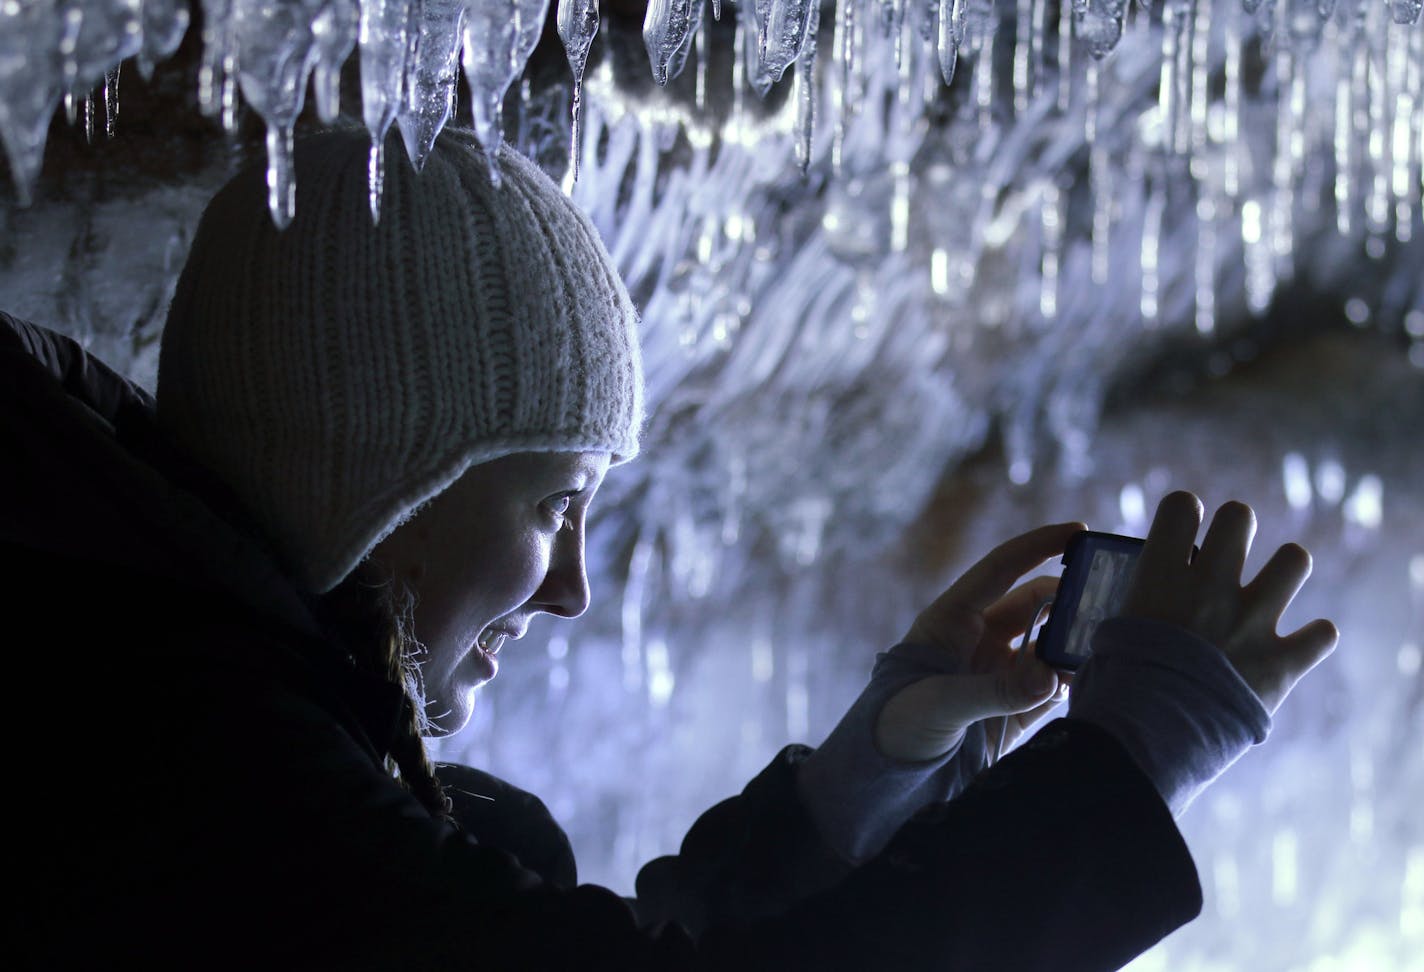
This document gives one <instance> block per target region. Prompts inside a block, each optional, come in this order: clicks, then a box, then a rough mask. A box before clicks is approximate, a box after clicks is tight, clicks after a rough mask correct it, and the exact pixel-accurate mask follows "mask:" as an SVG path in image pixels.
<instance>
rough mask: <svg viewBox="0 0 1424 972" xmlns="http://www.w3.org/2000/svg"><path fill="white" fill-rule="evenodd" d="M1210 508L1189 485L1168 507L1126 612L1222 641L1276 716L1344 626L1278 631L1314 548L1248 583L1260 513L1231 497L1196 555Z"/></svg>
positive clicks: (1294, 550)
mask: <svg viewBox="0 0 1424 972" xmlns="http://www.w3.org/2000/svg"><path fill="white" fill-rule="evenodd" d="M1202 514H1203V510H1202V504H1201V501H1200V500H1199V499H1197V497H1196V496H1195V495H1193V494H1192V493H1188V492H1185V491H1180V492H1175V493H1170V494H1168V495H1167V496H1166V497H1164V498H1163V500H1162V502H1161V503H1160V504H1158V507H1157V513H1156V515H1155V517H1154V518H1153V520H1152V527H1151V529H1150V530H1149V532H1148V534H1147V543H1146V546H1145V547H1144V548H1143V550H1142V555H1141V556H1140V557H1139V559H1138V562H1137V568H1136V574H1135V576H1134V577H1133V581H1132V585H1131V587H1130V588H1129V590H1128V594H1127V598H1126V600H1125V602H1124V605H1123V610H1122V613H1123V615H1124V616H1130V617H1140V618H1147V619H1153V620H1158V621H1166V622H1169V623H1172V624H1175V625H1177V626H1179V627H1181V628H1185V629H1186V630H1188V631H1190V632H1192V633H1193V634H1196V635H1197V636H1199V637H1201V638H1202V639H1204V640H1206V641H1208V642H1210V643H1211V644H1213V645H1216V646H1217V648H1219V649H1220V650H1221V651H1222V653H1224V654H1225V655H1226V657H1227V658H1228V659H1229V660H1230V661H1231V664H1232V666H1233V667H1234V668H1235V669H1236V671H1237V673H1238V674H1240V675H1241V677H1242V679H1244V680H1245V682H1246V684H1247V685H1249V686H1250V687H1251V690H1252V691H1254V692H1255V693H1256V696H1257V697H1258V698H1259V699H1260V700H1261V703H1262V705H1264V706H1265V707H1266V710H1267V711H1268V712H1270V713H1272V714H1274V713H1275V711H1276V710H1277V709H1278V708H1279V707H1280V705H1281V703H1282V702H1283V701H1284V700H1285V698H1286V696H1287V695H1288V694H1290V691H1291V689H1292V688H1293V687H1294V686H1295V684H1296V682H1298V681H1299V680H1300V679H1301V677H1302V676H1304V675H1305V673H1306V672H1308V671H1310V670H1311V669H1312V668H1314V667H1315V666H1316V665H1317V664H1319V663H1320V662H1321V661H1322V660H1324V659H1325V658H1326V657H1327V656H1328V655H1329V654H1330V653H1331V652H1332V651H1333V650H1334V649H1335V645H1336V643H1337V642H1338V641H1339V638H1340V633H1339V631H1338V630H1337V629H1336V627H1335V625H1334V624H1332V623H1331V622H1330V621H1327V620H1325V619H1323V618H1322V619H1317V620H1314V621H1311V622H1310V623H1309V624H1306V625H1304V626H1302V627H1300V628H1298V629H1297V630H1295V631H1293V632H1291V633H1290V634H1287V635H1278V634H1277V633H1276V625H1277V624H1279V623H1280V619H1281V615H1282V614H1284V613H1285V610H1286V608H1287V607H1288V606H1289V605H1290V603H1291V601H1292V600H1294V598H1295V595H1296V593H1297V592H1299V590H1300V588H1301V585H1302V584H1304V583H1305V580H1306V578H1307V577H1309V576H1310V570H1311V558H1310V554H1309V553H1308V552H1307V551H1306V549H1305V548H1304V547H1302V546H1300V545H1299V544H1295V543H1288V544H1285V545H1284V546H1282V547H1281V548H1280V549H1279V550H1277V551H1276V552H1275V554H1274V555H1273V556H1272V557H1271V558H1270V560H1268V561H1267V562H1266V564H1265V566H1263V567H1262V568H1261V570H1260V571H1259V572H1258V573H1257V574H1256V576H1255V577H1254V578H1253V579H1252V580H1251V581H1250V582H1249V583H1246V584H1243V583H1242V577H1241V574H1242V570H1243V569H1244V567H1245V563H1246V555H1247V553H1248V552H1249V551H1250V549H1251V540H1252V538H1253V537H1254V535H1255V532H1256V515H1255V513H1253V512H1252V510H1251V508H1250V507H1249V506H1247V505H1245V504H1244V503H1238V502H1230V503H1226V504H1224V505H1223V506H1222V507H1221V508H1220V509H1218V510H1217V512H1216V515H1215V516H1214V517H1213V518H1212V521H1211V526H1210V527H1209V528H1208V529H1207V533H1206V538H1205V539H1204V540H1203V541H1202V544H1201V551H1200V553H1198V554H1197V555H1196V556H1195V557H1193V556H1192V546H1193V544H1194V542H1195V540H1196V536H1197V531H1198V530H1199V529H1200V528H1201V523H1202Z"/></svg>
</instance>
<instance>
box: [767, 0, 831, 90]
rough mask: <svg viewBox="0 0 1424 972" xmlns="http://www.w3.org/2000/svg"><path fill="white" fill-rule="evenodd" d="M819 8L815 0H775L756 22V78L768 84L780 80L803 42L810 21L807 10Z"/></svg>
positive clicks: (817, 1)
mask: <svg viewBox="0 0 1424 972" xmlns="http://www.w3.org/2000/svg"><path fill="white" fill-rule="evenodd" d="M818 9H819V0H775V2H774V3H772V4H771V5H770V7H769V9H768V11H767V18H766V20H765V21H763V22H762V23H760V24H758V32H757V81H758V83H759V84H762V85H765V86H767V87H768V88H769V87H770V86H771V85H773V84H775V83H776V82H778V81H780V80H781V77H782V75H783V74H785V73H786V69H787V67H789V66H790V65H791V64H792V63H793V62H794V61H795V60H796V59H797V58H798V57H800V56H801V50H802V48H803V47H804V46H805V45H806V37H807V33H808V31H809V28H810V25H811V11H812V10H818Z"/></svg>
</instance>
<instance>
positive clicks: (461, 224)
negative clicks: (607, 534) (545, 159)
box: [157, 129, 643, 592]
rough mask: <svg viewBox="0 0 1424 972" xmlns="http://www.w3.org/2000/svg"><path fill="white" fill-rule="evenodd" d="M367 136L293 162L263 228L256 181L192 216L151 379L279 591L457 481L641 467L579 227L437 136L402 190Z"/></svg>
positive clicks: (327, 140) (633, 346)
mask: <svg viewBox="0 0 1424 972" xmlns="http://www.w3.org/2000/svg"><path fill="white" fill-rule="evenodd" d="M369 144H370V143H369V137H368V136H367V135H366V133H365V132H364V131H361V130H351V131H336V132H324V133H321V134H319V135H316V136H313V137H312V138H310V139H307V140H304V141H303V142H301V143H299V144H298V146H297V150H296V174H297V175H296V178H297V207H296V218H295V219H294V220H293V221H292V223H291V225H290V226H289V227H288V228H287V229H286V230H285V231H278V230H277V229H276V228H275V227H274V226H273V224H272V222H271V219H270V217H269V216H268V214H267V207H266V204H265V199H266V187H265V182H264V177H263V173H262V172H261V171H260V170H256V169H254V170H249V171H247V172H245V173H243V174H241V175H239V176H238V177H237V178H235V179H234V180H233V181H232V182H230V183H229V184H228V185H227V186H226V187H224V189H223V190H222V191H221V192H219V193H218V195H217V196H216V197H215V198H214V199H213V201H212V202H211V203H210V204H209V206H208V208H207V209H206V210H205V212H204V214H203V218H202V220H201V222H200V224H199V227H198V231H197V235H196V237H195V239H194V241H193V246H192V249H191V251H190V253H189V257H188V262H187V265H186V266H185V267H184V270H183V274H182V277H181V278H180V280H179V283H178V287H177V291H176V293H175V296H174V300H173V304H172V307H171V309H170V312H169V316H168V322H167V325H166V328H165V331H164V335H163V346H162V350H161V354H160V359H159V377H158V392H157V398H158V415H159V421H160V422H161V423H162V424H163V425H164V427H165V428H166V429H167V430H168V431H169V433H170V434H171V435H172V436H173V437H174V438H175V440H176V441H177V442H178V444H179V445H180V446H181V447H182V448H184V449H185V450H186V451H188V452H189V453H190V454H191V455H192V456H193V457H194V458H195V459H197V460H199V461H200V462H202V463H204V464H205V465H207V466H208V467H210V468H211V469H212V470H213V471H214V472H216V473H218V474H219V475H220V476H222V477H223V478H224V479H225V480H226V481H227V482H228V484H229V485H230V486H232V487H233V489H234V490H235V491H236V492H237V494H238V496H239V497H240V498H241V499H242V500H243V502H244V503H245V504H246V505H247V506H248V508H249V511H250V513H251V514H252V516H253V517H254V518H255V519H256V521H257V523H258V524H259V526H260V527H261V528H262V529H263V530H264V531H265V532H266V533H267V534H268V539H269V540H270V541H271V543H272V544H273V546H274V547H275V548H276V550H277V552H278V554H279V555H280V556H281V557H283V558H284V560H285V561H286V565H287V567H288V568H289V569H290V570H291V571H292V572H293V574H294V575H295V576H296V578H297V579H298V581H299V582H301V583H302V584H303V585H304V586H306V587H307V588H308V589H310V590H312V591H315V592H324V591H327V590H330V589H331V588H332V587H334V586H335V585H336V584H337V583H339V582H340V581H341V579H342V578H344V577H345V576H346V575H347V574H348V573H350V571H351V570H352V569H353V568H354V567H355V566H356V565H357V564H358V563H359V562H360V561H361V560H362V559H363V558H364V557H365V556H366V555H367V554H368V553H369V552H370V550H371V548H372V547H373V546H375V544H376V543H377V542H379V541H380V540H381V539H382V538H383V537H384V536H385V535H386V534H388V533H389V532H390V531H391V530H392V529H394V528H395V526H397V525H398V524H399V523H400V522H401V521H402V520H403V519H405V518H406V517H407V516H409V515H410V513H411V511H412V510H413V509H415V508H416V507H417V506H418V505H419V504H421V503H423V502H425V501H426V500H428V499H430V498H431V497H433V496H434V495H436V494H437V493H439V492H440V491H441V490H443V489H445V487H447V486H448V485H449V484H450V483H452V482H453V481H454V480H455V479H456V478H457V477H459V476H460V474H461V473H463V472H464V471H465V470H466V469H467V468H468V467H469V466H470V465H472V464H475V463H480V462H487V461H489V460H492V459H496V458H499V457H500V456H503V455H508V454H509V453H512V452H522V451H545V450H549V451H575V452H577V451H601V452H609V453H611V454H612V455H613V461H614V462H622V461H626V460H627V459H630V458H632V457H633V456H634V455H635V454H636V453H637V451H638V434H639V431H640V426H641V424H642V417H643V411H642V367H641V361H640V357H639V351H638V335H637V316H636V312H635V311H634V309H633V305H632V303H631V301H630V300H629V298H628V294H627V291H626V290H625V289H624V286H623V284H622V282H621V281H620V280H619V278H618V275H617V273H616V271H615V270H614V269H613V266H612V262H611V260H610V259H609V256H608V253H607V251H606V250H605V249H604V247H603V244H602V243H601V241H600V240H599V238H598V235H597V232H596V231H595V229H594V228H593V226H592V224H591V223H590V222H589V221H588V219H587V218H586V217H585V216H584V215H583V214H582V213H581V212H580V211H579V210H578V209H577V208H576V207H575V206H574V205H573V204H572V203H571V202H570V201H569V200H568V198H567V197H566V196H564V194H563V193H562V192H561V191H560V190H559V188H558V186H556V185H555V184H554V183H553V182H552V180H550V179H549V178H548V177H547V176H546V175H545V174H544V173H543V172H541V171H540V170H539V169H538V167H537V166H535V165H534V164H533V163H531V162H529V161H528V160H526V159H524V158H522V157H521V156H519V155H518V154H517V153H515V152H513V151H512V150H510V149H508V148H507V147H506V148H505V149H503V151H502V153H501V155H500V165H501V175H502V180H501V185H500V186H499V187H495V186H494V185H492V184H491V181H490V177H489V171H488V168H487V167H486V163H485V153H484V150H483V148H482V147H481V146H480V145H479V143H478V142H476V141H475V139H474V137H473V136H472V135H471V134H469V133H467V132H462V131H457V130H453V129H447V131H446V132H444V133H442V135H441V137H440V138H439V140H438V141H437V143H436V147H435V150H434V152H433V153H432V154H431V156H430V158H429V160H428V161H427V162H426V164H425V167H424V169H423V171H422V172H421V173H419V174H417V173H416V172H415V171H414V169H413V168H412V167H411V165H410V163H409V161H408V160H407V159H406V157H405V153H404V151H403V150H402V149H401V148H400V147H399V146H400V143H399V142H398V141H396V140H392V141H391V142H390V143H389V144H388V146H387V151H386V159H387V173H386V182H385V191H384V195H383V199H382V205H381V218H380V222H379V223H378V224H376V225H374V226H373V225H372V221H371V215H370V210H369V208H368V205H367V158H368V150H369Z"/></svg>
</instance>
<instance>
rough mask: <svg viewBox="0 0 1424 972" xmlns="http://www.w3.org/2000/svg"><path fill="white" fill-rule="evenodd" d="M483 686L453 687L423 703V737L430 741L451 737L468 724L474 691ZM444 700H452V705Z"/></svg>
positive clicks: (473, 700)
mask: <svg viewBox="0 0 1424 972" xmlns="http://www.w3.org/2000/svg"><path fill="white" fill-rule="evenodd" d="M481 684H483V683H481V682H477V683H475V684H472V685H471V684H466V685H460V686H455V687H454V689H453V691H450V692H442V693H441V694H440V695H439V696H430V697H428V698H427V700H426V703H425V719H426V726H425V733H424V734H425V735H426V736H427V737H429V738H431V739H438V738H440V737H443V736H453V735H454V734H455V733H457V732H459V731H460V730H461V729H463V728H465V726H467V725H468V724H469V722H470V715H471V713H473V712H474V708H475V690H476V689H477V688H479V686H480V685H481ZM446 699H454V700H455V702H454V704H451V703H449V702H446V701H445V700H446Z"/></svg>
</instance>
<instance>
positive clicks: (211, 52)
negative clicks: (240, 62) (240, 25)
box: [198, 0, 237, 133]
mask: <svg viewBox="0 0 1424 972" xmlns="http://www.w3.org/2000/svg"><path fill="white" fill-rule="evenodd" d="M202 4H203V56H202V62H201V64H200V65H199V68H198V109H199V110H200V111H201V112H202V113H203V114H204V115H205V116H206V117H208V118H217V119H218V120H219V122H220V124H221V125H222V127H223V131H225V132H229V133H231V132H235V131H237V38H236V28H235V24H234V19H233V9H232V5H233V0H202Z"/></svg>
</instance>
